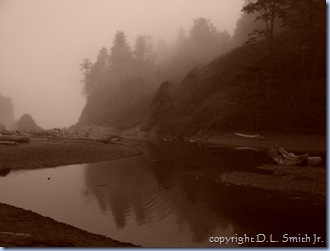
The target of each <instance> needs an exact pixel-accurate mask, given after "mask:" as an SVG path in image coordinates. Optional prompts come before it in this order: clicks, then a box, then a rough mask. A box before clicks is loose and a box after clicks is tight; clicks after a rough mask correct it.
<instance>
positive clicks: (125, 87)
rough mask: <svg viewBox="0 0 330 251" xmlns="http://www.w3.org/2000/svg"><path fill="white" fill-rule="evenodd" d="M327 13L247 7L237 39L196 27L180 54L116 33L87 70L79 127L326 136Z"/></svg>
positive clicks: (286, 3) (266, 2) (300, 6)
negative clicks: (130, 42)
mask: <svg viewBox="0 0 330 251" xmlns="http://www.w3.org/2000/svg"><path fill="white" fill-rule="evenodd" d="M325 34H326V5H325V3H324V2H322V1H320V0H303V1H291V0H280V1H275V0H258V1H251V0H248V1H246V3H245V6H244V7H243V9H242V15H241V18H240V19H239V20H238V21H237V27H236V30H235V31H234V34H233V36H230V35H229V34H228V32H226V31H221V32H219V31H218V30H217V29H216V28H215V26H213V24H212V23H211V22H210V21H209V20H207V19H204V18H198V19H195V20H194V22H193V26H192V28H191V30H190V31H189V33H188V34H187V35H186V34H185V32H184V31H183V30H182V29H181V30H180V31H179V33H178V37H177V41H176V43H175V44H174V45H168V44H167V43H166V42H165V41H160V42H159V43H158V44H156V46H154V45H153V44H152V38H151V37H148V36H139V37H137V39H136V43H135V47H134V49H133V50H131V48H130V46H129V45H128V43H127V39H126V36H125V34H124V33H123V32H121V31H118V32H117V34H116V36H115V39H114V41H113V45H112V47H111V50H110V53H108V51H107V49H105V48H103V49H102V50H101V51H100V53H99V56H98V58H97V61H96V62H95V63H91V62H90V61H89V60H85V61H84V62H83V64H82V70H83V72H84V76H85V78H84V85H85V87H84V94H85V96H86V99H87V103H86V106H85V108H84V110H83V112H82V115H81V117H80V120H79V123H80V124H81V125H86V124H88V125H92V124H94V125H106V126H112V127H117V128H120V129H125V128H129V127H133V126H137V125H139V126H141V125H143V130H146V131H151V130H153V131H157V132H158V133H160V134H176V135H192V134H196V133H208V132H217V131H223V130H244V131H254V132H260V131H286V132H302V133H317V134H325V127H326V123H325V121H326V35H325Z"/></svg>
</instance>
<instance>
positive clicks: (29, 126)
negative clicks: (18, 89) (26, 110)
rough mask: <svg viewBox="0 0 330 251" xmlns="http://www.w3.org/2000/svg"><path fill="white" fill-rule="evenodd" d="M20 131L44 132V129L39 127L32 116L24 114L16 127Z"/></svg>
mask: <svg viewBox="0 0 330 251" xmlns="http://www.w3.org/2000/svg"><path fill="white" fill-rule="evenodd" d="M14 129H15V130H19V131H42V130H43V129H42V128H41V127H40V126H38V125H37V123H36V122H35V121H34V120H33V118H32V117H31V115H30V114H24V115H23V116H22V117H21V118H20V119H19V120H18V121H17V122H16V123H15V126H14Z"/></svg>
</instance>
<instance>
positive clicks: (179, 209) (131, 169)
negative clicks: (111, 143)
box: [85, 156, 233, 246]
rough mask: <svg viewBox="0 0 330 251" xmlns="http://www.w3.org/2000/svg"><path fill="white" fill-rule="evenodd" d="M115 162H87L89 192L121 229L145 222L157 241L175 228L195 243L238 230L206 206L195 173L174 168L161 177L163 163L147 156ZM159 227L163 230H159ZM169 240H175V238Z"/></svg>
mask: <svg viewBox="0 0 330 251" xmlns="http://www.w3.org/2000/svg"><path fill="white" fill-rule="evenodd" d="M113 163H114V162H105V163H98V164H88V165H87V167H86V169H85V179H86V180H85V182H86V188H87V193H85V195H86V196H95V197H96V198H97V202H98V205H99V207H100V210H102V212H103V213H104V214H109V213H111V214H112V216H113V219H114V222H115V224H116V226H117V229H123V231H125V228H127V229H129V228H132V227H133V226H137V227H136V229H134V230H135V231H136V232H138V231H140V230H139V228H140V227H143V229H146V228H147V229H148V228H149V230H146V231H147V232H148V238H149V239H152V240H153V245H154V246H158V245H159V243H160V241H164V239H165V240H166V238H167V237H166V235H167V234H168V233H170V232H171V235H172V234H173V233H175V234H176V235H177V236H180V238H181V239H182V240H183V241H186V240H191V243H190V246H191V245H192V246H194V244H193V243H200V244H201V245H208V243H207V240H208V237H210V236H211V235H212V234H214V233H217V234H220V233H222V234H225V233H227V234H230V233H228V232H231V231H233V230H231V229H232V226H231V224H230V223H229V222H228V221H227V220H225V219H224V218H222V217H219V215H217V214H215V213H214V212H212V211H210V210H209V209H208V208H207V206H206V204H205V201H204V199H205V198H204V194H203V192H200V191H199V190H201V187H199V185H198V183H197V182H196V181H197V180H196V178H195V176H191V175H189V174H188V175H187V174H186V173H185V174H184V173H182V172H181V171H180V170H177V171H175V170H172V172H170V175H168V176H166V175H161V176H162V179H161V181H160V180H159V179H158V178H157V177H156V175H155V172H156V173H157V170H159V168H160V166H159V165H160V164H161V165H162V164H164V163H163V162H162V163H160V162H155V161H151V159H150V158H149V157H146V156H139V157H134V158H130V159H126V160H121V161H116V162H115V165H114V164H113ZM166 170H167V169H165V170H163V171H165V172H166ZM167 171H168V170H167ZM158 174H159V172H158ZM163 184H167V185H166V186H165V187H164V186H163ZM164 222H166V224H164ZM169 222H171V223H170V224H169ZM159 226H163V227H162V229H157V228H159ZM164 226H165V227H164ZM155 229H157V231H159V232H162V233H163V235H162V236H161V238H162V240H159V239H157V234H156V233H153V231H154V230H155ZM158 238H159V237H158ZM180 238H178V240H179V239H180ZM167 241H168V242H167V243H169V244H170V245H173V244H174V243H171V241H172V240H171V238H169V239H168V240H167ZM142 242H143V241H142ZM186 242H187V241H186ZM203 243H204V244H203ZM177 244H180V243H177ZM181 244H182V245H183V243H181ZM185 245H187V243H185Z"/></svg>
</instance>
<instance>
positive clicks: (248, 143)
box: [0, 133, 326, 247]
mask: <svg viewBox="0 0 330 251" xmlns="http://www.w3.org/2000/svg"><path fill="white" fill-rule="evenodd" d="M189 139H194V140H195V139H196V140H197V141H201V142H205V143H206V144H210V145H215V147H216V146H217V145H218V146H219V147H223V146H225V147H231V146H244V147H259V148H271V147H272V146H273V145H274V144H280V145H281V146H282V147H284V148H286V149H287V150H290V151H297V152H305V151H306V152H321V151H322V152H324V151H326V138H323V137H319V136H306V135H305V136H299V135H298V136H297V135H282V136H278V135H271V136H269V135H266V137H265V140H263V141H257V140H256V139H249V138H248V139H247V138H241V137H238V136H236V135H234V133H223V134H221V135H217V136H212V137H208V138H207V139H206V140H205V137H191V138H187V140H189ZM145 141H153V138H147V137H138V136H132V137H125V138H124V142H127V143H130V144H131V146H126V145H118V144H104V143H100V142H95V141H87V140H81V141H80V140H79V141H78V140H47V141H30V143H22V144H19V145H18V146H4V145H0V163H1V164H0V167H1V166H2V167H10V168H11V169H36V168H46V167H56V166H64V165H71V164H82V163H91V162H101V161H107V160H115V159H120V158H127V157H132V156H136V155H140V154H142V153H143V147H144V146H143V143H144V142H145ZM274 167H276V165H274ZM270 168H272V167H270ZM279 168H280V169H281V170H280V171H281V175H280V176H278V175H277V176H274V177H272V179H274V180H275V179H276V180H278V181H279V182H283V178H284V179H287V177H289V179H287V180H297V182H300V179H301V174H300V173H299V175H298V174H297V173H293V171H292V168H291V169H287V168H285V167H284V168H281V167H276V170H275V171H276V172H277V169H279ZM0 169H1V168H0ZM275 171H274V172H275ZM298 171H299V172H301V171H303V172H305V170H303V169H299V170H298ZM306 171H307V169H306ZM309 171H310V169H309ZM287 172H289V175H290V176H288V175H287ZM324 172H325V170H324ZM229 174H230V173H229ZM236 176H237V177H236ZM236 176H235V174H231V175H229V176H228V174H227V176H224V177H223V178H224V182H225V183H227V184H228V183H231V184H232V185H243V186H247V187H251V186H253V187H258V186H259V185H260V188H262V189H264V187H265V182H263V183H260V184H259V185H258V182H257V181H258V180H260V179H259V178H258V177H252V178H253V179H249V178H248V177H246V176H244V179H243V178H242V175H241V174H236ZM320 176H321V177H322V179H323V178H324V179H325V177H323V173H322V174H321V175H320ZM0 178H5V177H0ZM314 181H315V182H316V183H317V182H318V181H319V178H318V177H317V179H315V180H314ZM276 182H277V181H276ZM297 182H296V183H297ZM304 182H305V181H304ZM307 182H308V181H307ZM267 183H268V182H267ZM276 184H278V182H277V183H276ZM276 184H275V187H276ZM297 184H300V183H297ZM302 184H303V185H304V186H305V183H302ZM317 188H318V190H317V192H318V193H319V191H320V189H321V191H323V190H322V189H323V188H319V187H317ZM275 189H277V188H275ZM285 189H287V188H286V187H285ZM290 189H291V188H290ZM322 197H323V196H322ZM33 219H34V220H33ZM36 222H37V223H38V224H36ZM59 232H64V233H66V234H67V235H66V234H64V235H62V236H61V237H60V238H58V237H57V236H58V234H59ZM0 246H5V247H22V246H24V247H41V246H42V247H52V246H56V247H60V246H62V247H69V246H75V247H133V246H134V245H132V244H128V243H121V242H118V241H115V240H112V239H111V238H108V237H105V236H101V235H96V234H93V233H89V232H86V231H84V230H80V229H78V228H75V227H73V226H70V225H67V224H64V223H60V222H57V221H55V220H52V219H50V218H48V217H44V216H41V215H39V214H37V213H34V212H32V211H29V210H26V209H21V208H17V207H14V206H10V205H6V204H3V203H1V202H0Z"/></svg>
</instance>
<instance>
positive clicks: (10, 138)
mask: <svg viewBox="0 0 330 251" xmlns="http://www.w3.org/2000/svg"><path fill="white" fill-rule="evenodd" d="M29 141H30V138H29V137H27V136H23V135H20V133H19V132H10V131H7V130H3V131H1V132H0V145H12V146H15V145H17V144H18V143H27V142H29Z"/></svg>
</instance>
